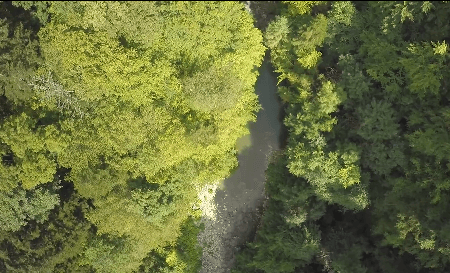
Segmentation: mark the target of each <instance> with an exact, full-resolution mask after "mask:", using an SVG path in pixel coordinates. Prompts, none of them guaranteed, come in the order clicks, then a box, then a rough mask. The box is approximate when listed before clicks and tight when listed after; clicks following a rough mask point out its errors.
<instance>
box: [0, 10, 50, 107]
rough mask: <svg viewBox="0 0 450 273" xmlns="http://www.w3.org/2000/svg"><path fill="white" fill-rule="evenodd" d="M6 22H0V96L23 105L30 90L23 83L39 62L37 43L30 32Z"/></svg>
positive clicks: (27, 98)
mask: <svg viewBox="0 0 450 273" xmlns="http://www.w3.org/2000/svg"><path fill="white" fill-rule="evenodd" d="M11 28H13V26H11V23H10V22H8V21H7V20H6V19H1V20H0V51H1V54H0V82H1V89H0V93H1V94H2V95H5V96H6V98H7V99H8V100H11V101H13V102H15V103H21V104H23V103H24V102H25V101H26V100H29V99H31V97H32V96H33V91H32V89H31V87H30V86H29V85H28V84H27V81H28V80H30V78H31V77H32V76H33V73H34V71H35V70H36V69H37V67H38V66H39V65H40V64H41V63H42V60H41V58H40V57H39V55H38V53H37V51H38V42H37V41H36V40H34V39H32V38H31V31H30V30H27V29H24V27H23V25H22V24H19V25H18V26H17V27H16V28H15V29H12V30H11Z"/></svg>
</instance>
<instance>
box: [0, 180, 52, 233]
mask: <svg viewBox="0 0 450 273" xmlns="http://www.w3.org/2000/svg"><path fill="white" fill-rule="evenodd" d="M0 200H1V201H0V202H1V206H0V209H1V211H0V214H1V215H2V219H3V220H2V224H1V226H0V228H1V229H2V230H4V231H18V230H19V229H20V228H21V227H22V226H24V225H25V224H26V223H27V222H28V221H30V220H35V221H36V222H37V223H40V224H42V223H43V222H44V221H46V220H47V218H48V215H49V213H50V210H52V209H53V208H54V207H55V206H56V205H57V204H59V196H58V195H57V194H55V193H52V192H50V191H48V190H44V189H42V188H40V189H34V190H32V191H29V192H27V191H25V190H23V189H20V188H18V189H15V190H14V191H13V192H0Z"/></svg>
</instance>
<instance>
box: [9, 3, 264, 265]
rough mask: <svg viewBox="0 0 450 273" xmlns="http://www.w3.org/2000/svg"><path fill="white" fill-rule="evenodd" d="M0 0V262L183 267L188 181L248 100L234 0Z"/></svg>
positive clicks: (257, 39)
mask: <svg viewBox="0 0 450 273" xmlns="http://www.w3.org/2000/svg"><path fill="white" fill-rule="evenodd" d="M0 5H1V11H0V14H1V16H0V18H1V20H0V44H1V54H0V81H1V88H2V89H1V91H0V92H1V97H0V104H1V120H0V153H1V156H2V164H0V177H1V184H0V203H1V205H0V218H1V219H2V220H1V223H0V224H1V226H0V244H1V247H0V271H2V272H94V271H95V272H138V271H141V272H159V271H160V270H163V271H164V272H168V271H167V270H172V271H170V272H175V271H176V272H195V270H198V266H199V255H200V253H201V252H199V249H198V246H197V244H196V234H197V233H198V230H199V227H198V226H197V225H196V224H195V221H194V219H196V217H197V218H198V212H195V211H192V204H193V203H195V202H197V201H196V198H197V191H196V190H197V188H199V187H202V186H203V185H205V184H207V183H213V182H214V181H217V180H219V179H222V178H224V177H226V176H228V174H229V173H230V171H231V170H232V169H233V168H235V167H236V166H237V160H236V150H235V143H236V139H238V138H239V137H241V136H242V135H244V134H246V133H247V131H248V129H247V127H246V125H247V123H248V122H249V121H252V120H255V112H256V111H257V110H258V109H259V105H258V101H257V96H256V95H255V93H254V90H253V88H254V83H255V81H256V78H257V70H256V69H255V67H258V66H260V64H261V62H262V58H263V55H264V51H265V47H264V46H263V44H262V34H261V32H260V31H259V30H257V29H256V28H254V27H253V18H252V17H251V15H250V14H248V12H246V11H245V9H244V5H243V4H241V3H238V2H160V1H155V2H151V1H149V2H132V1H131V2H98V1H97V2H82V1H80V2H75V1H74V2H48V1H44V2H38V1H35V2H25V1H13V2H12V3H11V2H2V3H1V4H0ZM180 235H181V236H180ZM163 271H161V272H163Z"/></svg>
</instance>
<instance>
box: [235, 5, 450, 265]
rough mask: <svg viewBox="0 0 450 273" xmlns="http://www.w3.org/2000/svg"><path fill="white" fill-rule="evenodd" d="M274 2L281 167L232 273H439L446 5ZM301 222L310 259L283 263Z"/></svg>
mask: <svg viewBox="0 0 450 273" xmlns="http://www.w3.org/2000/svg"><path fill="white" fill-rule="evenodd" d="M285 4H286V10H285V12H284V13H282V15H280V16H278V17H276V19H275V20H274V21H272V22H271V23H270V24H269V27H268V28H267V31H266V33H265V42H266V44H267V46H268V47H269V48H270V50H271V59H272V62H273V63H274V66H275V67H276V70H277V72H279V73H280V76H279V84H280V86H279V90H278V92H279V95H280V97H281V99H282V100H283V102H284V103H285V105H286V116H285V120H284V123H285V125H286V126H287V128H288V130H289V136H288V142H287V147H286V149H285V151H284V153H285V155H286V158H285V159H284V161H283V162H279V163H278V168H277V169H274V168H273V167H270V166H269V169H268V172H267V173H268V174H269V175H267V184H266V190H267V192H268V195H269V197H270V200H269V206H268V208H267V210H266V211H265V215H264V217H263V219H264V220H263V225H262V226H261V228H260V229H259V230H258V232H257V238H256V241H255V242H253V243H251V244H248V246H247V248H246V249H245V250H244V251H243V252H242V253H241V254H239V255H238V259H237V260H238V264H237V266H236V271H235V272H253V273H256V272H258V273H259V272H316V271H317V272H318V271H320V270H321V269H322V271H330V272H332V271H333V272H361V273H362V272H367V273H372V272H373V273H375V272H392V273H393V272H433V273H434V272H436V273H438V272H447V271H449V266H448V265H449V260H448V253H449V250H448V245H449V236H448V235H447V234H448V232H449V229H448V228H449V227H448V225H446V224H444V223H446V222H448V220H449V218H448V216H447V214H448V198H449V196H448V190H449V189H450V183H449V179H448V175H449V170H450V167H449V166H450V163H449V161H450V158H449V157H448V154H449V148H448V142H449V141H448V135H449V128H450V127H449V126H448V120H449V118H450V116H449V111H448V102H449V101H448V95H449V94H448V90H447V89H448V86H449V82H448V79H447V78H448V75H450V74H449V70H448V40H447V39H448V37H449V33H450V32H449V30H450V25H449V24H448V20H446V19H445V18H448V15H449V14H450V6H449V5H448V3H447V2H429V1H424V2H412V1H402V2H382V1H375V2H353V1H352V2H350V1H343V2H334V3H331V5H324V6H321V7H319V6H314V4H313V3H312V2H301V3H300V2H298V3H291V2H286V3H285ZM313 6H314V8H313ZM283 167H284V168H285V170H283ZM286 173H288V174H289V175H286ZM369 204H370V207H369ZM362 216H363V217H362ZM311 225H317V226H316V229H317V232H318V233H320V238H321V239H320V243H319V244H317V245H315V248H314V251H312V249H310V250H311V253H314V254H312V256H314V259H311V260H308V259H303V258H302V259H300V258H299V257H300V256H298V257H295V253H297V250H298V249H301V248H302V247H306V246H307V245H308V243H306V242H307V240H305V241H302V240H300V241H297V242H296V243H295V246H291V249H292V250H291V253H287V252H286V251H285V248H284V247H286V246H290V243H291V242H292V241H295V239H293V238H298V237H296V236H299V234H304V233H302V230H303V229H304V228H305V227H309V228H310V227H311ZM305 238H306V237H303V239H305ZM305 253H309V252H308V251H305ZM304 257H306V256H304ZM297 258H299V259H298V260H296V259H297ZM275 265H278V267H275ZM310 268H314V269H310ZM314 270H316V271H314Z"/></svg>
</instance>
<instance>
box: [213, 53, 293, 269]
mask: <svg viewBox="0 0 450 273" xmlns="http://www.w3.org/2000/svg"><path fill="white" fill-rule="evenodd" d="M273 70H274V69H273V67H272V65H271V63H270V61H269V54H266V56H265V58H264V62H263V64H262V66H261V67H260V69H259V72H260V75H259V77H258V80H257V82H256V86H255V89H256V94H257V95H258V99H259V103H260V104H261V106H262V109H261V110H260V111H259V112H258V113H257V119H256V122H252V123H250V124H249V125H248V127H249V130H250V135H248V136H245V137H243V138H242V139H240V140H239V141H238V143H237V146H238V148H240V152H239V154H238V160H239V167H238V168H237V169H236V170H234V172H233V173H232V175H231V176H230V177H229V178H228V179H226V180H224V181H223V187H221V188H222V189H221V190H218V191H217V193H216V196H215V203H216V206H217V215H218V218H219V219H218V220H219V221H223V224H224V225H228V224H229V228H228V229H227V232H226V234H225V235H224V236H223V245H224V247H225V248H227V249H226V253H227V254H226V257H225V261H224V262H225V264H226V265H227V266H226V267H227V268H228V269H229V268H230V266H232V264H233V261H234V252H235V250H236V249H235V247H236V246H238V245H242V244H243V243H245V242H246V241H248V240H249V239H250V240H251V239H252V237H253V236H254V233H255V231H256V230H255V229H256V226H257V225H258V222H259V218H260V215H261V214H262V211H261V210H262V204H263V202H264V200H265V199H266V197H265V194H264V184H265V170H266V168H267V166H268V163H269V158H270V155H271V154H272V152H274V151H277V150H279V149H280V146H281V147H282V146H283V145H284V143H285V141H283V139H281V138H282V137H284V138H285V135H286V134H282V131H283V129H284V128H283V127H284V126H282V122H281V121H282V119H283V118H284V116H283V109H282V105H281V102H280V99H279V97H278V95H277V75H276V74H275V73H274V72H273ZM280 140H282V141H280ZM226 272H229V271H226Z"/></svg>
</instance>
